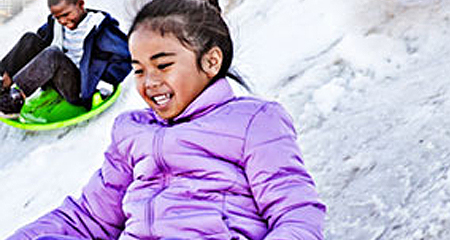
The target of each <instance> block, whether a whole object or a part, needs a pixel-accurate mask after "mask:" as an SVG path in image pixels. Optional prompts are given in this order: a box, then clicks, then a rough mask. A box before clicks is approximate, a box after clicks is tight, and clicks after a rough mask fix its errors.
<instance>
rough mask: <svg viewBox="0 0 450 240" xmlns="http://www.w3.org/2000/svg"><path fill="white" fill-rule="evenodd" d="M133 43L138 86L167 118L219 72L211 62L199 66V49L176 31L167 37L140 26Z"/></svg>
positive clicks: (150, 102)
mask: <svg viewBox="0 0 450 240" xmlns="http://www.w3.org/2000/svg"><path fill="white" fill-rule="evenodd" d="M129 47H130V52H131V56H132V64H133V68H134V74H135V78H136V85H137V90H138V91H139V94H140V95H141V97H142V98H143V99H144V100H145V102H147V104H148V105H149V106H150V107H151V108H152V109H153V110H154V111H155V112H156V113H157V114H158V115H159V116H160V117H161V118H163V119H166V120H168V119H172V118H175V117H176V116H178V115H179V114H180V113H181V112H182V111H183V110H184V109H185V108H186V107H187V106H188V105H189V104H190V103H191V102H192V101H193V100H194V99H195V98H196V97H197V96H198V95H199V94H200V93H201V92H202V91H203V89H205V87H206V86H207V85H208V83H209V81H210V80H211V79H212V77H213V76H215V75H214V73H212V72H211V71H210V69H209V68H208V66H206V69H205V68H203V69H204V70H203V71H202V70H201V69H199V67H198V66H197V61H196V55H195V53H194V52H193V51H192V50H190V49H188V48H186V47H185V46H184V45H182V44H181V42H180V41H179V40H178V39H177V38H176V37H174V36H173V35H172V34H167V35H165V36H164V37H163V36H161V34H159V33H158V32H154V31H151V30H148V29H147V28H145V27H140V28H137V29H136V30H135V31H134V32H133V33H132V34H131V36H130V40H129ZM202 65H203V64H202ZM216 74H217V73H216Z"/></svg>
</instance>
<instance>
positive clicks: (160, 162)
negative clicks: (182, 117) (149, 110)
mask: <svg viewBox="0 0 450 240" xmlns="http://www.w3.org/2000/svg"><path fill="white" fill-rule="evenodd" d="M164 133H165V128H164V127H161V128H159V129H158V130H156V132H155V137H154V141H153V151H154V155H153V157H154V159H155V164H156V166H157V167H158V169H159V171H160V172H161V174H162V177H163V179H162V183H161V188H160V189H159V191H158V192H157V193H155V195H153V197H152V198H150V199H149V200H148V203H147V206H146V207H147V209H146V213H147V214H146V216H148V225H147V226H148V231H149V235H150V236H153V234H152V226H153V222H154V219H155V213H154V212H153V209H154V208H153V205H154V199H155V198H156V197H158V195H159V194H161V193H162V192H163V191H164V189H165V188H166V186H167V176H166V175H167V171H168V167H167V165H166V163H165V162H164V159H163V153H162V152H163V151H162V145H163V141H164Z"/></svg>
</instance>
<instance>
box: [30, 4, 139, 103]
mask: <svg viewBox="0 0 450 240" xmlns="http://www.w3.org/2000/svg"><path fill="white" fill-rule="evenodd" d="M87 11H90V12H99V11H96V10H92V9H88V10H87ZM100 12H101V11H100ZM101 13H103V14H104V15H105V19H104V20H103V21H102V22H101V24H100V25H99V26H97V27H96V28H94V29H93V30H92V31H91V32H90V33H89V34H88V35H87V37H86V39H85V40H84V46H83V48H84V49H83V56H82V58H81V62H80V72H81V98H82V99H85V100H89V99H90V98H91V97H92V95H93V94H94V93H95V91H96V88H97V84H98V83H99V81H100V80H103V81H105V82H108V83H111V84H113V85H114V86H117V85H118V84H119V83H120V82H122V81H123V79H124V78H125V77H126V76H127V75H128V73H129V72H130V71H131V56H130V52H129V51H128V42H127V37H126V35H125V34H124V33H123V32H122V31H121V30H120V29H119V22H118V21H117V20H116V19H114V18H112V17H111V15H109V14H108V13H106V12H101ZM54 24H55V19H54V18H53V17H52V16H51V15H50V16H48V21H47V23H46V24H44V25H43V26H42V27H40V28H39V30H38V32H37V33H38V35H39V36H41V37H42V38H43V39H44V41H45V43H46V44H47V45H48V46H50V44H51V43H52V41H53V36H54V33H53V31H54V30H53V29H54Z"/></svg>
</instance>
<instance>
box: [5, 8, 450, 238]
mask: <svg viewBox="0 0 450 240" xmlns="http://www.w3.org/2000/svg"><path fill="white" fill-rule="evenodd" d="M42 2H43V1H37V2H35V3H33V4H32V5H30V6H29V7H28V8H27V9H26V10H25V12H24V13H23V14H21V15H19V16H17V17H16V18H15V19H13V20H12V21H11V22H9V23H8V24H7V25H3V26H0V31H1V33H2V36H11V38H7V39H5V41H2V45H3V46H4V47H3V48H1V50H0V55H2V56H3V55H4V54H5V53H6V50H7V48H9V47H10V46H11V45H12V44H13V43H14V42H15V41H16V40H17V38H18V37H19V36H20V35H21V34H22V33H23V32H24V31H26V30H27V29H34V28H37V27H38V26H39V24H38V23H41V22H42V21H41V19H44V18H45V15H46V14H47V10H46V7H45V4H44V3H42ZM90 2H92V4H93V3H94V1H92V0H90V1H89V0H88V4H89V3H90ZM126 3H128V1H119V0H115V1H106V0H102V1H98V0H96V1H95V5H93V6H97V7H100V8H103V9H107V10H108V11H110V12H112V13H113V15H115V16H116V17H119V19H120V20H121V21H123V23H124V24H123V25H124V29H126V26H128V24H129V22H128V21H129V19H130V18H131V17H130V16H129V15H130V14H129V13H130V12H132V9H133V7H130V6H131V5H129V4H128V5H125V4H126ZM221 4H222V5H223V6H224V9H225V11H226V13H227V18H228V20H229V24H230V26H231V28H232V33H233V36H234V39H235V43H236V47H237V49H236V58H235V65H236V67H237V68H238V70H240V72H241V73H242V75H244V76H245V77H246V78H247V79H248V81H249V83H250V85H251V86H252V88H253V90H254V93H255V94H256V95H259V96H261V97H264V98H268V99H273V100H276V101H280V102H281V103H282V104H283V105H284V106H285V107H286V108H287V109H288V111H289V112H290V113H291V114H292V117H293V119H294V120H295V122H296V127H297V130H298V133H299V141H298V143H299V145H300V147H301V148H302V150H303V154H304V159H305V162H306V165H307V167H308V169H309V170H310V172H311V174H312V175H313V177H314V179H315V181H316V183H317V187H318V190H319V192H320V194H321V197H322V199H323V201H324V202H325V203H326V204H327V206H328V216H327V224H326V229H325V236H326V239H328V240H338V239H346V240H352V239H354V240H362V239H364V240H365V239H368V240H380V239H408V240H409V239H417V240H419V239H427V240H428V239H433V240H434V239H436V240H437V239H450V201H449V200H450V182H449V181H450V180H449V168H450V161H448V160H449V158H450V148H449V146H450V144H449V143H450V130H449V128H448V126H450V120H448V119H447V117H445V116H449V115H450V114H449V112H450V107H449V104H450V103H449V98H450V95H449V84H448V83H449V80H448V79H449V77H448V76H450V54H449V52H450V46H448V42H450V35H449V34H450V33H449V30H450V0H277V1H271V0H258V1H255V0H228V1H226V0H224V1H222V2H221ZM141 106H143V104H142V102H141V101H140V99H139V97H138V96H137V94H136V93H135V90H134V86H133V81H132V79H131V78H129V79H127V83H126V86H125V92H124V94H123V96H121V98H120V99H119V101H118V103H117V104H115V105H114V106H113V107H112V109H111V110H110V111H107V112H105V113H104V114H102V115H101V116H99V117H98V118H96V119H93V120H91V121H89V122H88V123H84V124H81V125H79V126H77V127H73V128H69V129H63V130H57V131H52V132H43V133H41V132H39V133H32V132H24V131H21V130H16V129H12V128H10V127H8V126H4V125H0V139H2V141H1V142H2V143H3V144H2V145H1V146H0V156H1V157H0V184H1V186H2V187H0V202H1V204H0V212H1V213H2V214H0V226H2V227H1V228H0V235H1V236H6V235H7V234H10V233H11V232H12V231H13V230H14V229H16V228H17V227H19V226H21V225H23V224H24V223H26V222H29V221H32V220H33V219H35V218H36V217H38V216H39V215H42V214H43V213H45V212H47V211H49V210H50V209H52V208H54V207H55V206H57V205H59V204H60V203H61V201H62V199H63V197H64V196H66V195H67V194H74V195H77V194H79V192H80V189H81V187H82V186H83V184H84V183H86V181H87V180H88V178H89V177H90V175H91V174H92V173H93V171H94V170H95V169H97V168H98V167H99V166H100V164H101V162H102V152H103V150H104V149H105V148H106V146H107V144H108V142H109V128H110V126H111V124H112V121H113V118H114V116H116V115H117V114H119V113H120V112H122V111H125V110H126V109H130V108H136V107H141Z"/></svg>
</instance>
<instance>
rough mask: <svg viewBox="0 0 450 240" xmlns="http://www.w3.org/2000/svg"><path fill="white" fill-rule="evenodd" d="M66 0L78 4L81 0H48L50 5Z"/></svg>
mask: <svg viewBox="0 0 450 240" xmlns="http://www.w3.org/2000/svg"><path fill="white" fill-rule="evenodd" d="M62 1H66V2H67V3H69V4H76V3H77V2H78V1H79V0H47V4H48V7H51V6H55V5H58V4H59V3H60V2H62Z"/></svg>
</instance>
